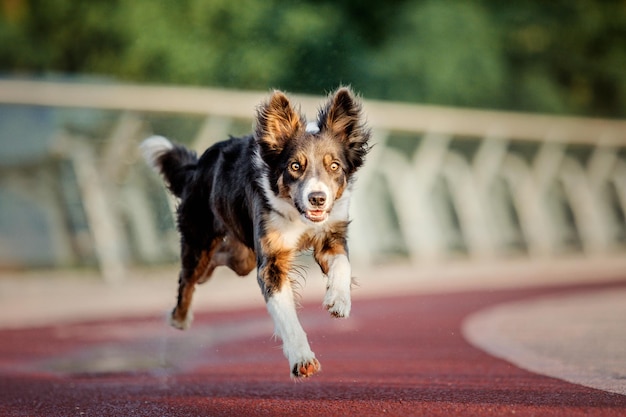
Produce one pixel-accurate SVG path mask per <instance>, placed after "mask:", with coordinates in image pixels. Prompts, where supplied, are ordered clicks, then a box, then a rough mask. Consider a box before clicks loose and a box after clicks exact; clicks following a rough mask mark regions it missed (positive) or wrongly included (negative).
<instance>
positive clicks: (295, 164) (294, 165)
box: [290, 162, 300, 171]
mask: <svg viewBox="0 0 626 417" xmlns="http://www.w3.org/2000/svg"><path fill="white" fill-rule="evenodd" d="M290 168H291V170H292V171H300V164H299V163H298V162H292V163H291V165H290Z"/></svg>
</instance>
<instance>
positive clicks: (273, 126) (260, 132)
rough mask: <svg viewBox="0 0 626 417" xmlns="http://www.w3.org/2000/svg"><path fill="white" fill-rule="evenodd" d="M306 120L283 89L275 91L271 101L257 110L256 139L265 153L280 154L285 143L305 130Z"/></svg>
mask: <svg viewBox="0 0 626 417" xmlns="http://www.w3.org/2000/svg"><path fill="white" fill-rule="evenodd" d="M304 126H305V122H304V119H303V117H302V116H301V115H300V113H299V112H297V111H296V110H295V109H294V108H293V107H292V105H291V103H290V102H289V99H288V98H287V96H285V94H283V93H282V92H281V91H274V92H273V93H272V96H271V97H270V99H269V101H267V102H265V103H263V104H262V105H261V106H260V107H259V108H258V110H257V116H256V128H255V133H256V141H257V143H258V144H259V145H260V146H261V149H262V150H263V154H264V155H269V154H275V155H276V154H279V153H280V152H281V151H282V150H283V148H284V146H285V143H287V141H288V140H289V139H291V138H293V137H294V136H295V135H296V134H297V133H298V132H299V131H301V130H303V129H304Z"/></svg>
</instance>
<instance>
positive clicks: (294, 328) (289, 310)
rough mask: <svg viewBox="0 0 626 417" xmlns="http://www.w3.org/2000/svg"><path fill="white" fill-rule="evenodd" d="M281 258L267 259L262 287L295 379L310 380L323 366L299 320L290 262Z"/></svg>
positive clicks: (260, 271) (261, 269)
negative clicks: (305, 378) (308, 378)
mask: <svg viewBox="0 0 626 417" xmlns="http://www.w3.org/2000/svg"><path fill="white" fill-rule="evenodd" d="M279 258H280V257H279V256H278V257H277V256H272V257H270V258H269V259H268V258H265V259H264V261H263V264H262V265H261V267H260V268H259V273H258V274H259V275H258V280H259V285H260V286H261V289H262V290H263V293H264V295H265V301H266V303H267V310H268V311H269V313H270V316H271V317H272V319H273V321H274V326H275V329H276V330H275V331H276V335H277V336H278V337H280V338H281V340H282V341H283V352H284V354H285V356H286V357H287V359H288V360H289V366H290V370H291V375H292V377H296V378H300V377H308V376H311V375H313V374H314V373H316V372H318V371H319V370H320V369H321V366H320V363H319V362H318V361H317V359H315V354H314V353H313V351H312V350H311V347H310V346H309V341H308V340H307V337H306V333H305V332H304V329H303V328H302V325H301V324H300V321H299V320H298V314H297V312H296V303H295V300H294V293H293V288H292V286H291V280H290V279H289V276H288V272H289V269H288V267H287V265H286V264H287V263H286V262H282V261H280V260H279Z"/></svg>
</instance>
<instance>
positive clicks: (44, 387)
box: [0, 281, 626, 417]
mask: <svg viewBox="0 0 626 417" xmlns="http://www.w3.org/2000/svg"><path fill="white" fill-rule="evenodd" d="M625 287H626V282H624V281H620V282H613V283H610V284H605V285H601V284H594V285H586V284H576V285H559V286H555V287H545V286H542V287H532V288H524V289H491V290H489V289H487V290H466V291H462V292H450V291H446V292H442V293H426V294H424V293H423V294H409V295H406V296H401V295H396V296H392V297H374V298H363V299H356V300H355V301H354V304H353V316H352V317H351V318H349V319H347V320H338V319H332V318H330V317H329V316H328V314H327V313H326V312H325V311H323V310H322V308H321V307H320V305H319V304H317V303H316V304H308V303H307V304H305V305H304V306H303V308H302V309H301V310H300V317H301V321H302V323H303V325H304V328H305V329H306V330H307V333H308V335H309V339H310V341H311V345H312V348H313V350H314V351H315V352H316V355H317V358H318V359H319V360H320V362H321V363H322V371H321V372H320V373H319V374H318V375H315V376H314V377H312V378H309V379H307V380H304V381H297V382H296V381H293V380H291V379H290V377H289V366H288V365H287V362H286V360H285V359H284V357H283V355H282V351H281V349H280V343H279V341H277V340H275V339H273V338H272V337H271V334H272V324H271V322H270V319H269V316H268V314H267V313H266V311H265V310H264V309H262V308H257V307H255V308H253V309H247V310H246V309H238V310H234V311H223V312H218V311H215V312H205V313H198V314H196V320H195V322H194V325H193V327H192V329H190V330H189V331H186V332H181V331H177V330H174V329H170V328H168V327H167V326H166V325H165V324H164V320H163V317H161V316H158V315H145V316H139V317H137V316H131V317H127V318H116V319H104V320H90V321H82V322H81V321H75V322H72V323H58V324H54V325H45V326H41V327H28V328H13V329H4V330H0V340H1V341H2V343H0V415H1V416H50V417H53V416H247V415H250V416H351V415H355V416H356V415H358V416H369V415H372V416H374V415H377V416H383V415H397V416H421V415H428V416H454V415H463V416H467V415H481V416H490V415H493V416H504V415H515V416H568V417H570V416H625V415H626V396H623V395H619V394H615V393H609V392H605V391H600V390H596V389H592V388H587V387H584V386H581V385H577V384H572V383H568V382H565V381H562V380H560V379H556V378H551V377H547V376H542V375H540V374H537V373H533V372H529V371H526V370H523V369H520V368H518V367H516V366H515V365H512V364H511V363H509V362H506V361H504V360H501V359H497V358H495V357H493V356H490V355H489V354H487V353H485V352H484V351H482V350H479V349H477V348H475V347H473V346H472V345H471V344H470V343H469V342H468V341H467V340H466V339H465V338H464V337H463V334H462V327H463V322H464V320H465V318H466V317H468V316H470V315H471V314H472V313H475V312H477V311H480V310H483V309H485V308H488V307H492V306H496V305H499V304H501V303H505V302H511V301H519V300H525V299H531V298H533V297H538V296H547V295H550V294H578V293H584V292H585V291H589V290H590V289H593V290H597V289H610V288H619V289H623V288H625Z"/></svg>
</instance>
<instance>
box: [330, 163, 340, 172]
mask: <svg viewBox="0 0 626 417" xmlns="http://www.w3.org/2000/svg"><path fill="white" fill-rule="evenodd" d="M338 169H339V164H338V163H337V162H333V163H332V164H330V170H331V171H337V170H338Z"/></svg>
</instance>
